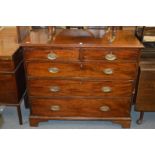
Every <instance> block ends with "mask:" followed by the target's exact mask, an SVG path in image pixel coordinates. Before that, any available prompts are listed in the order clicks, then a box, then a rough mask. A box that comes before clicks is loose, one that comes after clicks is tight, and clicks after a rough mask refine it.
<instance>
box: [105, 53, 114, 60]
mask: <svg viewBox="0 0 155 155" xmlns="http://www.w3.org/2000/svg"><path fill="white" fill-rule="evenodd" d="M105 59H106V60H109V61H114V60H116V59H117V56H116V55H114V54H112V53H109V54H106V55H105Z"/></svg>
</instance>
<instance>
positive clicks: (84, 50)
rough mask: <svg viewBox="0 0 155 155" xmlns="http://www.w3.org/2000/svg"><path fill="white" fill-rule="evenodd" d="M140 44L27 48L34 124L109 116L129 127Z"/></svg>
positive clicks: (99, 118) (31, 123) (27, 66)
mask: <svg viewBox="0 0 155 155" xmlns="http://www.w3.org/2000/svg"><path fill="white" fill-rule="evenodd" d="M139 54H140V49H139V48H119V47H116V48H109V47H105V48H103V47H74V48H71V47H59V46H54V47H52V46H51V47H44V48H43V47H39V46H38V47H33V46H31V47H24V60H25V68H26V74H27V88H28V95H29V102H30V125H31V126H37V125H38V123H39V122H41V121H47V120H53V119H57V120H60V119H64V120H110V121H113V122H115V123H120V124H121V125H122V127H124V128H129V127H130V122H131V118H130V110H131V102H132V96H133V90H134V86H135V79H136V76H137V69H138V60H139Z"/></svg>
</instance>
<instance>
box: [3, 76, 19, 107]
mask: <svg viewBox="0 0 155 155" xmlns="http://www.w3.org/2000/svg"><path fill="white" fill-rule="evenodd" d="M0 103H8V104H13V103H17V88H16V81H15V78H14V77H13V76H12V75H1V76H0Z"/></svg>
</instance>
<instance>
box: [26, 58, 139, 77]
mask: <svg viewBox="0 0 155 155" xmlns="http://www.w3.org/2000/svg"><path fill="white" fill-rule="evenodd" d="M136 68H137V64H136V63H121V62H120V63H104V62H102V63H101V62H98V61H96V62H92V63H81V64H80V63H48V62H27V74H28V76H29V77H61V78H64V77H66V78H71V77H74V78H81V77H83V78H99V79H134V78H135V75H136V71H137V69H136Z"/></svg>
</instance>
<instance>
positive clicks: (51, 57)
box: [47, 53, 58, 60]
mask: <svg viewBox="0 0 155 155" xmlns="http://www.w3.org/2000/svg"><path fill="white" fill-rule="evenodd" d="M57 57H58V56H57V55H56V54H55V53H49V54H48V55H47V58H48V59H49V60H55V59H56V58H57Z"/></svg>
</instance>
